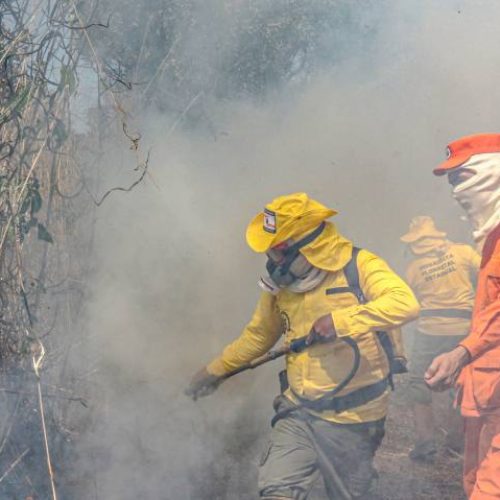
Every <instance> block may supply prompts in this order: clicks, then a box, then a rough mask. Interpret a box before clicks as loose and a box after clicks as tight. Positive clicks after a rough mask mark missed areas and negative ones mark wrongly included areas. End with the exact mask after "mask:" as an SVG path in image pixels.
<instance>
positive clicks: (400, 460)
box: [144, 375, 465, 500]
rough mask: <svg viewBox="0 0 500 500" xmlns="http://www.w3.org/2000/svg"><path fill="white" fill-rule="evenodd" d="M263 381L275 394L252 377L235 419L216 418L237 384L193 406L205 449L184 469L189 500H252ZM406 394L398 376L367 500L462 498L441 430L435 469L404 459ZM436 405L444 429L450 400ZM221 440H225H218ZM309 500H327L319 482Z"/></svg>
mask: <svg viewBox="0 0 500 500" xmlns="http://www.w3.org/2000/svg"><path fill="white" fill-rule="evenodd" d="M259 376H260V375H259ZM249 380H250V379H249V378H248V380H247V381H243V384H245V383H247V382H248V381H249ZM262 380H265V381H266V383H267V385H268V386H269V391H268V392H269V394H274V388H273V383H272V382H270V381H269V380H268V379H267V378H264V377H263V378H262V379H258V378H256V379H255V383H254V384H252V385H251V387H250V390H247V391H246V393H245V395H246V397H245V398H243V399H241V400H238V401H239V404H238V413H237V415H236V418H235V416H234V415H232V416H231V418H229V417H228V419H227V420H224V418H221V417H223V414H224V408H227V401H228V398H229V399H231V397H232V398H233V399H234V400H237V398H238V393H241V391H242V389H241V388H242V383H241V381H240V380H234V381H228V383H227V385H226V387H224V388H223V389H222V390H221V391H220V393H219V394H216V395H214V397H213V398H211V399H210V398H207V399H206V400H204V401H201V402H199V403H197V404H198V406H197V408H198V410H199V412H200V413H199V416H200V419H199V422H198V426H197V427H194V428H193V431H196V432H199V433H200V441H202V442H203V446H204V448H203V449H204V450H205V451H207V450H208V451H207V455H206V456H204V455H202V456H200V453H195V456H194V457H193V460H192V464H191V466H189V470H190V485H191V488H190V494H189V495H188V496H189V498H190V499H191V500H209V499H210V500H253V499H255V498H256V497H257V465H258V461H259V457H260V456H261V454H262V450H263V449H264V448H265V445H266V442H267V439H268V435H269V431H270V426H269V420H270V416H271V415H272V409H271V397H270V398H269V401H268V402H267V403H265V404H264V403H262V404H261V405H258V406H257V407H256V406H255V399H254V396H255V395H256V394H259V393H260V392H261V391H262ZM247 387H248V386H247ZM407 394H408V377H407V376H402V377H398V380H397V381H396V391H395V392H394V393H392V396H391V403H390V410H389V416H388V420H387V424H386V436H385V438H384V441H383V444H382V446H381V447H380V449H379V450H378V452H377V457H376V460H375V464H376V468H377V470H378V472H379V476H380V477H379V481H378V484H377V486H376V487H375V488H374V491H373V495H372V496H371V497H369V500H427V499H429V500H430V499H432V500H465V497H464V495H463V493H462V486H461V468H462V461H461V458H460V457H459V456H456V455H455V456H450V455H448V454H447V452H446V451H445V449H444V446H443V441H444V437H445V433H444V431H443V430H439V429H438V430H437V431H436V438H437V441H438V444H439V445H440V446H439V452H438V456H437V460H436V463H435V464H434V465H425V464H415V463H413V462H412V461H411V460H410V459H409V458H408V452H409V451H410V449H411V447H412V444H413V421H412V414H411V407H410V404H409V401H408V397H407ZM437 403H438V405H437V408H436V410H437V411H436V417H437V418H436V422H437V423H438V426H439V425H440V426H441V427H445V422H446V420H445V418H443V414H444V411H443V409H444V407H445V406H446V404H449V396H447V395H444V397H441V398H440V401H437ZM202 415H204V416H203V418H201V417H202ZM221 436H225V438H224V439H223V441H222V442H221ZM213 450H216V451H213ZM144 498H146V497H144ZM148 498H149V497H148ZM165 498H168V499H169V500H170V498H172V500H173V498H176V499H177V498H179V497H177V496H172V497H170V496H167V497H165ZM308 500H327V497H326V495H325V492H324V489H323V484H322V482H321V481H318V482H317V484H316V485H315V488H314V489H313V491H312V492H311V495H310V496H309V499H308Z"/></svg>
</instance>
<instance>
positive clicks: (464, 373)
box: [425, 134, 500, 500]
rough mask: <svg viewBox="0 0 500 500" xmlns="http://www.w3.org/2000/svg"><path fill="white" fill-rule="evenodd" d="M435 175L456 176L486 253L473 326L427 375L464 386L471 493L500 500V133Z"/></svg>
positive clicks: (468, 145)
mask: <svg viewBox="0 0 500 500" xmlns="http://www.w3.org/2000/svg"><path fill="white" fill-rule="evenodd" d="M447 153H448V159H447V160H446V161H445V162H444V163H442V164H441V165H439V166H438V167H437V168H436V169H435V170H434V173H435V174H436V175H445V174H447V175H448V180H449V183H450V184H451V185H452V186H453V196H454V198H455V199H456V200H457V201H458V202H459V204H460V205H461V206H462V208H463V209H464V210H465V211H466V213H467V216H468V218H469V220H470V222H471V223H472V225H473V228H474V232H473V236H474V239H475V240H476V243H477V244H478V247H479V248H482V261H481V267H480V271H479V278H478V284H477V293H476V300H475V306H474V312H473V319H472V326H471V331H470V333H469V335H468V336H467V337H466V338H465V339H464V340H463V341H461V342H460V343H459V345H458V346H457V347H455V349H453V350H452V351H450V352H448V353H445V354H441V355H440V356H438V357H437V358H435V359H434V361H433V362H432V364H431V365H430V367H429V368H428V370H427V372H426V374H425V378H426V381H427V384H428V385H429V386H430V387H431V388H433V389H434V390H444V389H446V388H448V387H450V386H452V385H453V384H455V382H456V385H457V389H458V395H457V403H458V404H459V405H460V409H461V413H462V415H463V416H464V417H465V454H464V488H465V492H466V493H467V496H468V497H469V499H471V500H491V499H500V134H479V135H473V136H468V137H463V138H462V139H459V140H457V141H455V142H452V143H451V144H450V145H449V146H448V149H447Z"/></svg>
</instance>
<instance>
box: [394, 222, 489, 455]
mask: <svg viewBox="0 0 500 500" xmlns="http://www.w3.org/2000/svg"><path fill="white" fill-rule="evenodd" d="M401 240H402V241H403V242H404V243H406V244H407V245H408V248H409V249H410V251H411V253H412V255H413V259H412V261H411V262H410V264H409V266H408V269H407V274H406V278H407V282H408V284H409V285H410V287H411V288H412V290H413V292H414V293H415V295H416V297H417V299H418V301H419V302H420V306H421V308H422V309H421V311H420V316H419V318H418V322H417V324H416V328H415V332H414V339H413V342H414V343H413V350H412V355H411V361H412V362H411V368H410V397H411V400H412V403H413V413H414V420H415V431H416V440H415V446H414V447H413V449H412V450H411V451H410V458H411V459H412V460H416V461H422V462H431V463H432V462H433V461H434V459H435V455H436V452H437V448H436V444H435V441H434V422H433V410H432V393H431V391H430V389H429V388H428V387H427V385H426V384H425V382H424V374H425V371H426V370H427V367H428V366H429V365H430V363H431V362H432V360H433V359H434V358H435V357H436V356H437V355H439V354H442V353H444V352H448V351H450V350H451V349H453V348H454V347H455V346H456V345H458V344H459V343H460V341H461V340H463V339H464V337H465V336H466V335H467V334H468V333H469V329H470V324H471V316H472V306H473V303H474V294H475V290H474V284H475V280H476V277H477V273H478V270H479V264H480V261H481V258H480V257H479V255H478V254H477V253H476V251H475V250H474V249H473V248H471V247H470V246H468V245H460V244H456V243H452V242H450V241H448V240H447V239H446V233H444V232H443V231H439V230H438V229H436V226H435V224H434V221H433V220H432V218H431V217H427V216H418V217H415V218H413V219H412V220H411V222H410V227H409V231H408V233H407V234H405V235H404V236H402V237H401ZM452 399H453V398H452V397H450V405H449V413H448V415H447V418H446V423H445V424H443V426H444V427H445V430H446V431H447V435H446V440H445V444H446V446H447V448H448V449H451V450H454V451H457V452H460V451H461V448H462V439H463V437H462V435H463V430H462V428H463V425H462V421H461V417H460V415H459V413H458V412H457V411H455V410H454V409H453V406H452Z"/></svg>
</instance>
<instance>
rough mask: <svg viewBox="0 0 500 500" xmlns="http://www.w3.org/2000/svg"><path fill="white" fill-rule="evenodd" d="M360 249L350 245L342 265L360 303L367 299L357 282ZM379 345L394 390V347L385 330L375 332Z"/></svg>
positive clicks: (365, 301) (350, 286)
mask: <svg viewBox="0 0 500 500" xmlns="http://www.w3.org/2000/svg"><path fill="white" fill-rule="evenodd" d="M360 251H361V249H360V248H358V247H352V257H351V260H350V261H349V262H348V263H347V265H346V266H345V267H344V275H345V278H346V280H347V284H348V285H349V289H350V290H351V291H352V292H353V293H354V295H356V297H357V298H358V301H359V303H360V304H366V303H367V302H368V300H367V299H366V296H365V294H364V293H363V290H362V289H361V285H360V283H359V269H358V255H359V252H360ZM375 333H376V334H377V338H378V340H379V342H380V345H381V346H382V348H383V349H384V352H385V355H386V356H387V361H388V362H389V369H390V373H389V385H390V386H391V388H392V389H393V390H394V383H393V381H392V374H393V373H394V366H395V356H394V348H393V346H392V342H391V339H390V338H389V335H388V334H387V332H375Z"/></svg>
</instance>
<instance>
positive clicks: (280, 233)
mask: <svg viewBox="0 0 500 500" xmlns="http://www.w3.org/2000/svg"><path fill="white" fill-rule="evenodd" d="M336 213H337V212H336V211H335V210H332V209H331V208H327V207H325V206H324V205H322V204H321V203H319V202H317V201H315V200H312V199H311V198H309V197H308V196H307V194H306V193H293V194H288V195H285V196H280V197H279V198H276V199H274V200H273V201H272V202H271V203H269V204H267V205H266V207H265V208H264V211H263V212H261V213H259V214H258V215H256V216H255V217H254V218H253V220H252V221H251V222H250V224H249V225H248V227H247V232H246V238H247V243H248V245H249V246H250V248H251V249H252V250H254V251H255V252H266V251H267V250H268V249H269V248H271V247H272V246H275V245H277V244H279V243H282V242H283V241H286V240H288V239H290V238H294V239H297V237H299V238H300V237H301V236H303V235H305V234H306V233H307V232H309V231H311V230H312V229H314V228H315V227H317V226H318V225H319V224H320V223H321V222H322V221H324V220H325V219H328V218H329V217H331V216H332V215H335V214H336Z"/></svg>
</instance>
